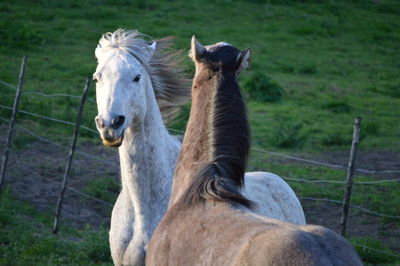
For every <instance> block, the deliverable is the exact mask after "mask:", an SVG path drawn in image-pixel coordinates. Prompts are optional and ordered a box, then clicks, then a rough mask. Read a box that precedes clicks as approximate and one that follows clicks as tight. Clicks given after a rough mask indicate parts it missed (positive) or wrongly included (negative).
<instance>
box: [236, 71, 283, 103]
mask: <svg viewBox="0 0 400 266" xmlns="http://www.w3.org/2000/svg"><path fill="white" fill-rule="evenodd" d="M244 87H245V89H246V91H247V92H248V93H249V95H250V98H251V99H253V100H256V101H261V102H278V101H280V100H281V98H282V96H283V95H284V93H285V90H284V89H283V88H282V87H281V86H280V85H279V84H278V83H277V82H275V81H273V80H272V79H271V78H270V77H268V76H267V75H266V74H265V73H264V72H261V71H255V72H254V73H253V74H252V75H251V76H250V78H249V79H248V80H247V81H246V82H245V85H244Z"/></svg>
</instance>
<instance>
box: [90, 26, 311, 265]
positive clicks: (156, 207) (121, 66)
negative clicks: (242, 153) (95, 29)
mask: <svg viewBox="0 0 400 266" xmlns="http://www.w3.org/2000/svg"><path fill="white" fill-rule="evenodd" d="M170 43H171V42H170V39H162V40H158V41H153V42H147V41H145V40H144V36H143V35H141V34H140V33H139V32H137V31H124V30H121V29H118V30H117V31H115V32H113V33H106V34H104V35H103V36H102V37H101V39H100V41H99V45H98V47H97V49H96V52H95V54H96V58H97V60H98V66H97V68H96V72H95V73H94V74H93V78H94V80H95V81H96V82H97V83H96V99H97V108H98V116H97V117H96V126H97V129H98V131H99V132H100V135H101V138H102V141H103V144H104V145H106V146H110V147H119V156H120V165H121V181H122V190H121V193H120V194H119V196H118V199H117V201H116V203H115V205H114V208H113V211H112V215H111V229H110V248H111V255H112V258H113V261H114V263H115V264H116V265H143V264H144V259H145V254H146V248H147V244H148V242H149V241H150V239H151V236H152V233H153V231H154V229H155V228H156V226H157V225H158V223H159V222H160V220H161V218H162V217H163V215H164V213H165V212H166V210H167V207H168V202H169V198H170V192H171V186H172V177H173V173H174V170H175V165H176V160H177V157H178V154H179V151H180V145H181V144H180V142H179V141H178V139H177V138H176V137H175V136H171V135H170V134H169V133H168V131H167V129H166V127H165V124H164V121H165V120H167V119H168V118H171V117H172V116H173V114H174V113H175V112H176V111H177V109H178V107H179V106H180V105H181V104H182V103H183V102H185V101H186V100H187V99H188V98H189V96H190V85H189V84H188V83H187V82H186V80H185V78H184V75H183V74H182V73H183V72H182V69H181V68H180V67H179V64H180V62H179V60H176V58H177V57H176V56H177V53H176V52H173V51H171V50H170V49H169V46H170ZM163 119H164V121H163ZM243 190H244V191H243V194H244V195H245V196H246V197H247V198H248V199H250V200H252V201H253V202H255V203H256V207H255V209H254V212H255V213H257V214H260V215H263V216H267V217H271V218H276V219H280V220H284V221H288V222H291V223H296V224H305V218H304V213H303V209H302V207H301V205H300V202H299V200H298V199H297V197H296V195H295V193H294V192H293V190H292V189H291V188H290V187H289V185H288V184H287V183H286V182H284V181H283V180H282V179H281V178H280V177H279V176H277V175H274V174H271V173H266V172H255V173H247V174H246V176H245V186H244V189H243Z"/></svg>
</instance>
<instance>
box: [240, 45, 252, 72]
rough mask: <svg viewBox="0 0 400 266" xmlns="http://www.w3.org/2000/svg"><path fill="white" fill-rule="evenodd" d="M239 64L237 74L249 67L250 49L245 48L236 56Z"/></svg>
mask: <svg viewBox="0 0 400 266" xmlns="http://www.w3.org/2000/svg"><path fill="white" fill-rule="evenodd" d="M237 61H238V63H239V68H238V71H237V72H238V73H240V72H242V71H243V70H245V69H246V68H248V67H249V61H250V48H247V49H245V50H243V51H242V52H241V53H240V55H239V56H238V59H237Z"/></svg>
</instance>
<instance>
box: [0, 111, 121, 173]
mask: <svg viewBox="0 0 400 266" xmlns="http://www.w3.org/2000/svg"><path fill="white" fill-rule="evenodd" d="M0 120H2V121H6V122H7V121H8V120H7V119H5V118H3V117H0ZM16 127H17V128H18V129H21V130H22V131H24V132H25V133H27V134H28V135H31V136H32V137H35V138H37V139H39V140H41V141H43V142H46V143H48V144H51V145H54V146H57V147H60V148H62V149H66V150H69V149H70V148H69V147H67V146H64V145H62V144H59V143H56V142H54V141H51V140H49V139H46V138H45V137H41V136H39V135H36V134H35V133H33V132H32V131H30V130H29V129H27V128H25V127H22V126H19V125H17V126H16ZM75 152H76V153H77V154H80V155H82V156H85V157H87V158H90V159H93V160H97V161H100V162H103V163H106V164H108V165H111V166H112V167H114V168H116V169H118V170H119V166H118V165H116V164H114V163H112V162H110V161H106V160H103V159H101V158H98V157H96V156H94V155H90V154H88V153H85V152H83V151H80V150H76V151H75Z"/></svg>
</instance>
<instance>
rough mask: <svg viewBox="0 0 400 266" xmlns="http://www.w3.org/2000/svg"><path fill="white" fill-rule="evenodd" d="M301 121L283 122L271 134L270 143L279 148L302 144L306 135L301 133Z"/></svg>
mask: <svg viewBox="0 0 400 266" xmlns="http://www.w3.org/2000/svg"><path fill="white" fill-rule="evenodd" d="M302 127H303V124H302V123H283V124H280V125H279V127H278V129H277V130H276V131H275V132H274V134H273V136H272V138H271V139H272V141H273V142H272V145H274V146H275V147H279V148H295V147H299V146H301V145H303V144H304V142H305V140H306V137H305V136H304V135H302V133H301V132H300V131H301V128H302Z"/></svg>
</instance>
